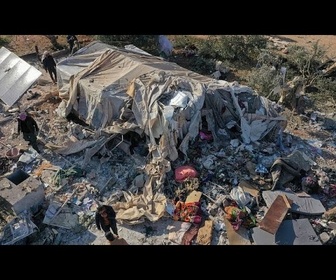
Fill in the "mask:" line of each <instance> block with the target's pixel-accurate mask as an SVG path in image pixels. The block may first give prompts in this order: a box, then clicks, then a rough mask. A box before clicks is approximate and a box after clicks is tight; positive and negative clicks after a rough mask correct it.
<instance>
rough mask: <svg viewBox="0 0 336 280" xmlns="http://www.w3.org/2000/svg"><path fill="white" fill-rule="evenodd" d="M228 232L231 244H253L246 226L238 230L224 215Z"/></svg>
mask: <svg viewBox="0 0 336 280" xmlns="http://www.w3.org/2000/svg"><path fill="white" fill-rule="evenodd" d="M224 224H225V228H226V234H227V237H228V239H229V245H251V241H250V238H249V235H248V231H247V229H246V228H244V227H240V228H239V229H238V230H237V231H236V230H234V228H233V226H232V225H231V223H230V221H229V220H228V219H226V218H225V217H224Z"/></svg>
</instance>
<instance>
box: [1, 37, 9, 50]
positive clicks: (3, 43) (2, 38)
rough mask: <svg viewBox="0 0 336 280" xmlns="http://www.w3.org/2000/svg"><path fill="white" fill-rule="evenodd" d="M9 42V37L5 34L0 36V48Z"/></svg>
mask: <svg viewBox="0 0 336 280" xmlns="http://www.w3.org/2000/svg"><path fill="white" fill-rule="evenodd" d="M8 44H9V39H8V38H7V37H5V36H0V48H1V47H6V46H7V45H8Z"/></svg>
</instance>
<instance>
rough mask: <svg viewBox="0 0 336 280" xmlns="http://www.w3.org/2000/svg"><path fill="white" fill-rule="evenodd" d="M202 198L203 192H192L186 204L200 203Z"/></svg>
mask: <svg viewBox="0 0 336 280" xmlns="http://www.w3.org/2000/svg"><path fill="white" fill-rule="evenodd" d="M201 196H202V192H198V191H192V192H191V193H190V194H189V195H188V196H187V199H186V201H185V202H186V203H188V202H198V201H200V199H201Z"/></svg>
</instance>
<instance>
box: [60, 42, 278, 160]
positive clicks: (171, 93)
mask: <svg viewBox="0 0 336 280" xmlns="http://www.w3.org/2000/svg"><path fill="white" fill-rule="evenodd" d="M57 73H58V86H59V92H60V97H61V98H62V99H63V102H62V103H61V105H60V107H59V110H60V111H61V112H62V114H63V115H64V116H67V115H68V114H70V112H75V114H76V115H77V116H78V117H79V118H80V119H81V120H83V121H85V122H86V123H87V124H89V125H90V126H91V127H93V128H94V129H102V130H104V131H106V132H108V133H121V134H124V133H126V132H128V131H135V132H138V133H139V134H143V133H144V134H145V135H147V136H148V137H149V139H150V144H151V145H153V146H157V144H158V143H159V145H160V148H159V150H160V153H159V154H160V155H167V156H168V157H169V159H170V160H175V159H176V158H177V148H179V149H180V150H181V151H182V152H183V153H186V149H187V144H188V142H189V140H192V139H194V138H195V137H196V136H197V135H198V133H199V130H200V123H201V118H202V115H203V116H205V117H206V119H207V122H208V126H209V127H208V128H207V129H209V130H210V131H211V132H212V133H213V134H214V135H216V136H217V137H216V139H218V138H219V139H223V137H221V135H228V136H229V137H230V131H232V127H235V130H237V129H238V133H239V134H241V137H242V139H243V142H244V143H247V144H249V143H250V142H255V141H258V140H260V139H261V138H263V137H265V136H266V135H267V134H268V133H269V132H270V131H271V130H272V129H273V128H275V127H276V126H278V124H279V123H280V122H282V121H284V118H282V117H280V116H279V115H278V113H277V112H276V111H275V109H274V108H273V106H272V103H271V102H270V101H269V100H268V99H266V98H263V97H261V96H259V95H257V94H256V93H254V92H253V90H252V89H250V88H249V87H246V86H241V85H239V84H238V83H227V82H226V81H221V80H214V79H211V78H208V77H206V76H202V75H199V74H197V73H195V72H193V71H190V70H187V69H185V68H182V67H180V66H179V65H177V64H175V63H171V62H168V61H165V60H163V59H162V58H160V57H155V56H152V55H150V54H147V53H146V52H144V51H142V50H139V49H137V48H135V47H134V48H133V49H132V48H130V47H128V48H127V49H126V48H125V49H120V48H116V47H114V46H110V45H107V44H104V43H101V42H99V41H95V42H92V43H91V44H89V45H88V46H86V47H84V48H82V49H80V50H79V51H78V52H76V53H75V54H74V55H73V56H70V57H67V58H66V59H64V60H63V61H61V62H59V63H58V65H57ZM209 111H210V113H209ZM211 116H212V117H213V119H211ZM219 141H220V140H219ZM164 157H165V156H164Z"/></svg>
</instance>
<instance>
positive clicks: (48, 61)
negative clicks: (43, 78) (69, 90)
mask: <svg viewBox="0 0 336 280" xmlns="http://www.w3.org/2000/svg"><path fill="white" fill-rule="evenodd" d="M41 61H42V64H43V68H44V70H45V71H46V72H47V73H49V75H50V78H51V80H52V81H53V83H54V84H56V82H57V74H56V62H55V60H54V58H53V56H52V55H51V54H50V53H49V52H48V51H45V52H44V53H43V55H42V58H41Z"/></svg>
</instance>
